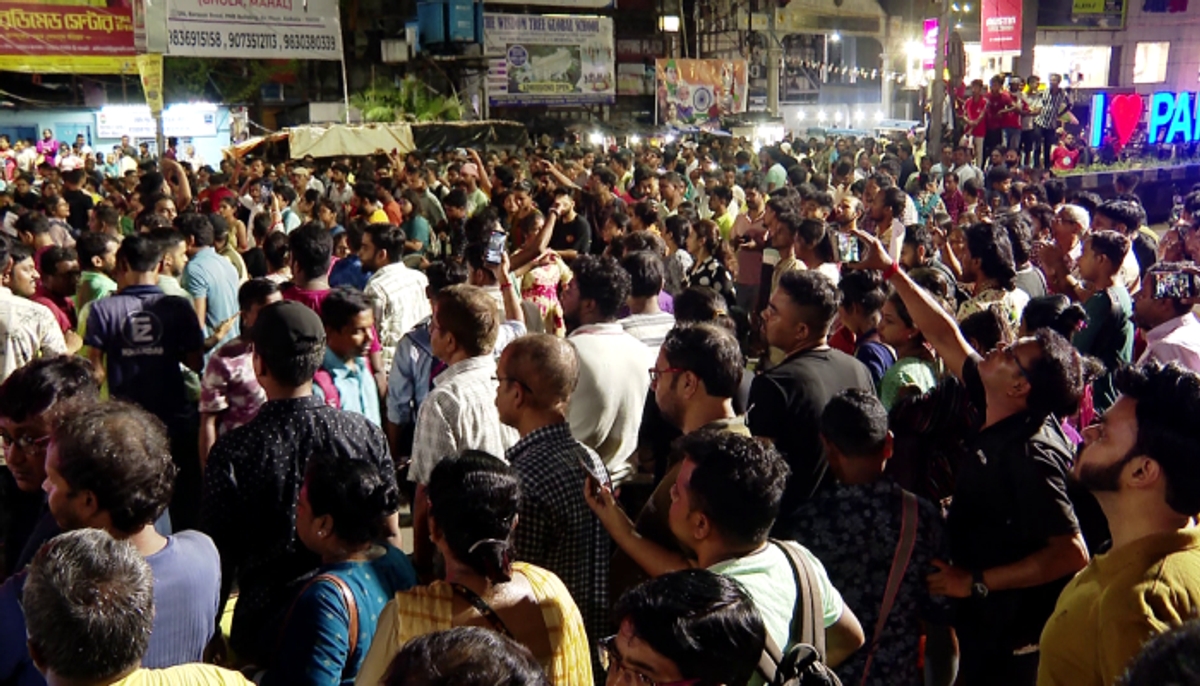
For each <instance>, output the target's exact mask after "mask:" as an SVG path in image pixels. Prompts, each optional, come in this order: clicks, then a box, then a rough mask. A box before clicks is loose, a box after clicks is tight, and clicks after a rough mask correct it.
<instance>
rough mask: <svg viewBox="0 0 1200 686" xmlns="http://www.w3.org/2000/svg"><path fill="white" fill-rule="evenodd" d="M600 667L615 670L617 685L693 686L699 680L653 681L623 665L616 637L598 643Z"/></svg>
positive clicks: (610, 670)
mask: <svg viewBox="0 0 1200 686" xmlns="http://www.w3.org/2000/svg"><path fill="white" fill-rule="evenodd" d="M600 666H601V667H603V668H604V671H606V672H610V673H611V672H612V670H614V669H615V670H617V674H618V676H617V683H618V684H626V683H632V684H637V685H638V686H694V684H698V683H700V680H699V679H686V680H684V681H655V680H653V679H651V678H650V677H648V676H646V675H645V674H642V673H641V672H638V671H636V670H634V669H633V668H632V667H627V666H626V665H625V660H624V658H622V657H621V652H620V651H619V650H617V637H616V636H609V637H608V638H606V639H603V640H601V641H600Z"/></svg>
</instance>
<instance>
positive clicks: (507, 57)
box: [483, 13, 617, 107]
mask: <svg viewBox="0 0 1200 686" xmlns="http://www.w3.org/2000/svg"><path fill="white" fill-rule="evenodd" d="M483 42H484V50H485V52H486V53H487V54H488V55H500V56H501V57H497V58H495V59H492V60H490V62H489V63H488V78H487V93H488V103H489V104H490V105H491V106H493V107H505V106H512V105H609V104H612V103H613V102H614V100H615V98H616V94H617V74H616V60H615V50H614V42H613V22H612V19H610V18H608V17H585V16H553V17H549V16H540V15H526V14H521V15H516V14H491V13H487V14H484V15H483Z"/></svg>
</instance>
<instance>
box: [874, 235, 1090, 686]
mask: <svg viewBox="0 0 1200 686" xmlns="http://www.w3.org/2000/svg"><path fill="white" fill-rule="evenodd" d="M856 234H857V235H858V237H859V238H860V239H862V240H863V241H864V242H865V243H866V245H867V253H866V256H865V257H864V259H863V261H862V263H861V266H862V267H864V268H867V269H881V270H883V274H884V277H885V279H886V280H888V281H890V282H891V283H892V286H893V287H894V288H895V289H896V292H897V293H898V294H899V295H900V298H901V299H902V300H903V301H904V304H905V306H906V307H907V308H908V313H909V316H911V317H912V320H913V324H914V325H915V326H916V327H917V328H918V329H920V330H921V332H922V334H924V336H925V340H927V341H929V343H930V344H931V345H933V347H934V348H935V349H936V350H937V352H938V354H939V355H941V357H942V360H943V362H944V363H945V366H946V369H947V370H948V371H949V372H950V373H952V374H954V375H955V376H957V377H959V378H960V379H962V381H963V384H964V385H965V387H966V390H967V393H968V395H969V396H970V399H971V402H972V403H973V404H974V405H975V406H976V408H977V409H978V410H979V412H980V415H981V416H983V417H984V420H983V425H982V428H981V429H980V430H979V432H978V433H977V434H976V435H975V436H974V438H973V440H972V441H970V443H971V445H970V448H971V451H970V453H969V454H970V455H971V457H970V458H968V459H965V460H963V461H962V462H961V463H960V464H959V465H958V471H957V473H956V474H955V477H956V483H955V489H954V499H953V504H952V505H951V509H950V515H949V517H948V519H947V526H946V528H947V533H948V538H949V544H950V556H951V560H949V561H942V560H935V561H934V563H933V564H934V566H935V567H936V572H934V573H933V574H931V575H930V576H929V577H928V581H929V590H930V592H931V593H932V594H934V595H941V596H947V597H949V598H955V599H958V600H956V601H955V602H956V608H955V609H956V619H955V629H956V630H957V632H958V639H959V647H960V653H961V661H960V669H959V675H960V677H961V680H962V683H968V684H972V686H975V685H977V684H983V685H984V686H987V685H989V684H996V685H997V686H999V685H1000V684H1003V685H1004V686H1033V684H1035V683H1036V682H1037V666H1038V641H1039V639H1040V636H1041V633H1042V628H1043V626H1044V625H1045V623H1046V620H1047V619H1048V618H1049V617H1050V614H1051V612H1053V610H1054V604H1055V601H1056V600H1057V598H1058V594H1059V592H1060V591H1062V588H1063V586H1065V585H1066V583H1067V581H1069V580H1070V578H1071V576H1073V575H1074V574H1075V573H1076V572H1078V571H1079V570H1080V569H1082V568H1083V567H1084V566H1085V565H1086V564H1087V561H1088V553H1087V547H1086V546H1085V545H1084V540H1083V536H1082V535H1081V534H1080V532H1079V522H1078V520H1077V519H1076V516H1075V507H1074V505H1073V504H1072V502H1071V499H1070V498H1069V497H1068V495H1067V484H1066V472H1067V470H1068V469H1069V465H1070V463H1071V455H1072V452H1073V449H1072V447H1071V443H1070V441H1069V440H1068V439H1067V438H1066V436H1065V435H1064V434H1063V431H1062V428H1061V426H1060V425H1059V422H1058V419H1057V418H1056V416H1065V415H1067V414H1071V413H1073V412H1074V411H1075V410H1076V409H1077V408H1078V404H1079V401H1080V398H1082V396H1083V363H1082V360H1081V358H1080V356H1079V353H1078V352H1076V351H1075V349H1074V348H1073V347H1071V343H1070V341H1068V340H1067V339H1065V338H1063V337H1062V336H1060V335H1059V334H1057V333H1055V332H1053V331H1050V330H1048V329H1040V330H1038V331H1036V332H1035V333H1034V335H1032V336H1028V337H1025V338H1021V339H1020V340H1018V341H1016V342H1015V343H1012V344H1010V345H1008V346H1004V347H1000V348H997V349H995V350H993V351H992V352H990V353H988V355H987V357H986V358H985V357H981V356H980V355H979V353H978V352H976V351H975V350H974V349H973V348H971V346H970V345H969V344H968V343H967V341H966V340H965V338H964V337H963V335H962V333H961V332H960V331H959V329H958V326H957V325H956V324H955V322H954V319H953V317H951V316H950V315H949V314H948V313H947V312H946V311H945V310H944V309H942V308H941V307H940V306H939V305H938V304H937V303H936V302H935V301H934V299H933V298H932V297H931V296H930V295H929V294H928V293H926V292H924V291H922V290H921V289H920V288H919V287H918V286H917V285H916V284H915V283H913V281H912V280H911V279H909V278H908V276H907V275H906V274H905V273H904V272H903V271H900V270H899V269H897V265H895V264H894V263H893V261H892V259H891V258H890V257H889V256H888V254H887V251H886V249H885V248H884V247H883V245H882V244H881V243H880V242H879V241H878V240H877V239H875V237H873V236H871V235H869V234H867V233H864V232H862V231H858V232H856Z"/></svg>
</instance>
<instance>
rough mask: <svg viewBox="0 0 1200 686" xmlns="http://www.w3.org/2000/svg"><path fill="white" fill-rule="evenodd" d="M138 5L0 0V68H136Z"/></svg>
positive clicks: (99, 1) (77, 0)
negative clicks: (135, 31)
mask: <svg viewBox="0 0 1200 686" xmlns="http://www.w3.org/2000/svg"><path fill="white" fill-rule="evenodd" d="M134 54H135V50H134V44H133V11H132V9H131V8H130V7H129V6H128V3H127V2H122V1H121V0H108V2H106V1H105V0H92V1H90V2H89V1H88V0H67V1H66V2H63V1H62V0H57V1H56V2H54V3H53V4H51V3H46V2H39V1H38V0H24V1H22V2H8V1H7V0H0V69H4V70H10V71H22V72H36V73H91V74H114V73H127V72H129V71H130V70H132V71H134V72H136V70H137V66H136V63H135V61H134V59H133V57H134Z"/></svg>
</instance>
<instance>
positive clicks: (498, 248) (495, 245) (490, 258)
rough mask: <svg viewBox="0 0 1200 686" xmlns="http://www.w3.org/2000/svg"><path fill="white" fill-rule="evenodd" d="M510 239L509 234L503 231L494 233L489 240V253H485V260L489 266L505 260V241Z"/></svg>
mask: <svg viewBox="0 0 1200 686" xmlns="http://www.w3.org/2000/svg"><path fill="white" fill-rule="evenodd" d="M506 238H508V234H506V233H504V232H503V231H493V232H492V235H491V237H490V238H488V245H487V252H485V253H484V255H483V259H484V260H486V261H487V263H488V264H500V262H501V261H503V259H504V241H505V239H506Z"/></svg>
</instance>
